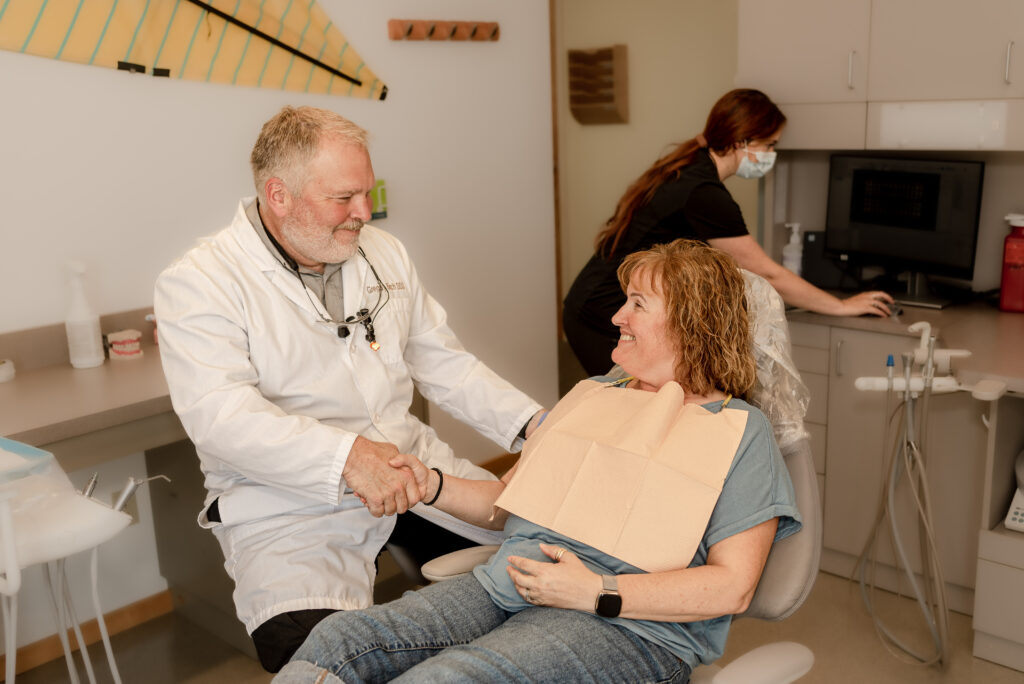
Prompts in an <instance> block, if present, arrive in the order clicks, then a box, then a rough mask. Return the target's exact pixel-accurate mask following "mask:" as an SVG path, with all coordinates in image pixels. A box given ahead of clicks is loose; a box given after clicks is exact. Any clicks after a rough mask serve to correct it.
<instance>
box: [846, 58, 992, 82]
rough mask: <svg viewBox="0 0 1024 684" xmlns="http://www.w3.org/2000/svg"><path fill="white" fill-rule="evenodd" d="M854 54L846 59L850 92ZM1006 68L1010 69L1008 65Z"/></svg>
mask: <svg viewBox="0 0 1024 684" xmlns="http://www.w3.org/2000/svg"><path fill="white" fill-rule="evenodd" d="M856 54H857V51H856V50H850V54H849V55H848V56H847V58H846V87H847V88H849V89H850V90H853V58H854V56H855V55H856ZM1006 68H1007V69H1009V68H1010V67H1009V63H1007V67H1006Z"/></svg>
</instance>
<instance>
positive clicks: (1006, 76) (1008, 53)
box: [1003, 40, 1013, 85]
mask: <svg viewBox="0 0 1024 684" xmlns="http://www.w3.org/2000/svg"><path fill="white" fill-rule="evenodd" d="M1012 61H1013V41H1012V40H1011V41H1010V42H1009V43H1007V44H1006V70H1005V71H1004V72H1003V80H1004V81H1006V84H1007V85H1009V84H1010V62H1012Z"/></svg>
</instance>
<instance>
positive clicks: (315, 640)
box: [274, 575, 690, 684]
mask: <svg viewBox="0 0 1024 684" xmlns="http://www.w3.org/2000/svg"><path fill="white" fill-rule="evenodd" d="M689 678H690V670H689V668H688V667H687V665H686V664H685V663H683V662H681V661H680V660H679V659H678V658H677V657H675V656H674V655H672V654H671V653H670V652H669V651H668V650H666V649H664V648H662V647H661V646H658V645H657V644H654V643H651V642H648V641H646V640H644V639H641V638H640V637H638V636H636V635H635V634H633V633H632V632H630V631H629V630H625V629H622V628H621V627H618V626H617V625H614V624H612V623H610V622H607V621H605V620H603V619H601V618H599V617H597V616H596V615H591V614H589V613H581V612H579V611H575V610H563V609H560V608H544V607H535V608H528V609H527V610H524V611H522V612H519V613H508V612H506V611H504V610H502V609H501V608H498V607H497V606H496V605H494V602H493V601H491V598H490V596H489V595H488V594H487V592H486V591H484V589H483V587H482V586H480V583H479V582H478V581H477V580H476V578H474V577H473V576H472V575H467V576H465V577H460V578H457V579H453V580H449V581H447V582H442V583H440V584H434V585H431V586H428V587H425V588H424V589H421V590H419V591H415V592H406V594H405V595H404V596H403V597H402V598H400V599H398V600H397V601H392V602H391V603H388V604H386V605H382V606H373V607H371V608H367V609H365V610H359V611H344V612H339V613H335V614H334V615H331V616H329V617H327V618H326V619H324V620H323V621H322V622H321V623H320V624H319V625H317V626H316V628H315V629H314V630H313V631H312V633H310V635H309V637H308V638H307V639H306V642H305V643H304V644H303V645H302V647H301V648H299V650H298V651H296V653H295V655H294V656H293V657H292V660H291V662H290V663H288V665H286V666H285V667H284V669H282V670H281V672H280V673H279V674H278V675H277V677H275V678H274V682H275V683H276V684H298V683H299V682H316V683H317V684H336V683H337V682H345V683H346V684H351V683H353V682H390V681H397V682H431V683H433V682H675V683H678V684H685V682H687V681H689Z"/></svg>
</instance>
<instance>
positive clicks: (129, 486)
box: [114, 475, 171, 511]
mask: <svg viewBox="0 0 1024 684" xmlns="http://www.w3.org/2000/svg"><path fill="white" fill-rule="evenodd" d="M160 478H162V479H164V480H167V481H168V482H170V481H171V478H169V477H167V476H166V475H154V476H153V477H147V478H145V479H144V480H136V479H135V478H134V477H129V478H128V482H127V483H126V484H125V486H124V489H122V490H121V493H120V494H118V496H117V501H115V502H114V510H115V511H123V510H124V507H125V506H127V505H128V501H129V500H130V499H131V498H132V496H133V495H134V494H135V492H136V490H138V488H139V487H141V486H142V485H144V484H146V483H147V482H149V481H150V480H156V479H160Z"/></svg>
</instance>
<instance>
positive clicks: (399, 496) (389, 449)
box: [341, 437, 421, 518]
mask: <svg viewBox="0 0 1024 684" xmlns="http://www.w3.org/2000/svg"><path fill="white" fill-rule="evenodd" d="M397 455H398V447H396V446H395V445H394V444H390V443H388V442H374V441H371V440H369V439H366V438H365V437H356V441H355V442H354V443H353V444H352V449H351V450H350V451H349V454H348V460H347V461H346V462H345V468H344V469H343V470H342V472H341V476H342V477H343V478H344V479H345V483H346V484H347V485H348V486H349V487H351V488H352V491H353V492H355V494H356V496H358V497H359V498H360V499H361V500H362V501H363V503H364V504H366V507H367V508H368V509H370V514H371V515H373V516H374V517H375V518H379V517H381V516H382V515H394V514H395V513H405V512H406V511H407V510H409V508H410V507H412V506H413V505H415V504H416V503H418V502H419V500H420V498H421V496H420V488H419V486H418V485H417V483H416V478H415V477H414V476H413V472H412V471H411V470H410V469H409V468H394V467H392V466H391V465H390V464H389V463H388V462H389V461H390V460H391V459H392V458H394V457H395V456H397Z"/></svg>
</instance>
